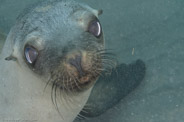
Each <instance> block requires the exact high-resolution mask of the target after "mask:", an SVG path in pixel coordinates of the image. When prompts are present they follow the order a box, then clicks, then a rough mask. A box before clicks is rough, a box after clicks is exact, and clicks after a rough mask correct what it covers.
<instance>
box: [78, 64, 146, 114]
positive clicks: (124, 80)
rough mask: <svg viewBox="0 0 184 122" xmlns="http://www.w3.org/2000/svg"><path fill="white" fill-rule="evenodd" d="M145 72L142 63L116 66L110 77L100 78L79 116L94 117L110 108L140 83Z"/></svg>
mask: <svg viewBox="0 0 184 122" xmlns="http://www.w3.org/2000/svg"><path fill="white" fill-rule="evenodd" d="M145 71H146V67H145V64H144V62H143V61H141V60H137V61H136V62H135V63H132V64H129V65H126V64H121V65H118V66H117V67H116V68H115V69H113V71H112V73H111V75H107V76H105V75H103V77H100V78H99V80H98V81H97V83H96V84H95V86H94V88H93V90H92V92H91V95H90V97H89V99H88V102H87V104H86V106H85V107H84V109H83V110H82V111H81V112H80V115H81V116H84V117H95V116H99V115H101V114H102V113H104V112H105V111H107V110H108V109H109V108H112V107H113V106H114V105H116V104H117V103H118V102H119V101H120V100H121V99H122V98H124V97H125V96H127V95H128V94H129V93H130V92H131V91H133V90H134V89H135V88H136V87H137V86H138V85H139V84H140V83H141V81H142V80H143V78H144V76H145ZM80 115H79V116H80Z"/></svg>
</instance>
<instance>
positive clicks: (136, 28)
mask: <svg viewBox="0 0 184 122" xmlns="http://www.w3.org/2000/svg"><path fill="white" fill-rule="evenodd" d="M35 1H36V0H32V1H28V0H24V2H23V1H22V0H16V2H15V0H14V1H12V0H0V3H1V4H0V30H2V31H3V32H5V33H8V32H9V30H10V28H11V27H12V25H13V24H14V22H15V19H16V16H17V15H18V14H19V13H20V11H22V10H23V8H25V7H26V6H27V5H28V4H32V3H34V2H35ZM78 1H81V2H85V3H87V4H89V5H90V6H92V7H93V8H96V9H103V11H104V13H103V15H102V16H101V17H100V21H101V23H102V26H103V29H104V34H105V38H106V47H107V48H111V49H114V53H115V54H116V55H117V58H118V61H119V62H123V63H130V62H132V61H134V60H136V59H142V60H143V61H144V62H145V63H146V67H147V72H146V77H145V79H144V81H143V82H142V84H141V85H140V86H139V87H138V88H137V89H136V90H135V91H133V92H132V93H131V94H130V95H128V96H127V97H126V98H125V99H123V100H122V101H121V102H120V103H119V104H117V105H116V106H115V107H114V108H112V109H111V110H108V111H107V112H106V113H104V114H103V115H101V116H99V117H96V118H89V119H86V120H83V121H82V120H81V121H82V122H183V120H184V116H183V113H184V94H183V93H184V75H183V72H184V70H183V69H184V63H183V62H184V21H183V20H184V7H183V6H184V1H183V0H100V1H99V0H90V1H89V0H88V1H86V0H78ZM0 44H1V43H0ZM132 51H133V52H132Z"/></svg>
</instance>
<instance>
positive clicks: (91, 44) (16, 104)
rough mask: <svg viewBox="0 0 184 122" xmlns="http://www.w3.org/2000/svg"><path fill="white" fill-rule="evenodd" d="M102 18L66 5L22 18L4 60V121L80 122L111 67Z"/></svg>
mask: <svg viewBox="0 0 184 122" xmlns="http://www.w3.org/2000/svg"><path fill="white" fill-rule="evenodd" d="M99 14H101V11H98V10H94V9H92V8H91V7H89V6H87V5H84V4H80V3H77V2H74V1H62V0H54V1H45V2H41V3H39V4H37V5H34V6H32V7H31V8H29V9H27V10H25V12H23V13H22V14H20V16H19V17H18V18H17V21H16V23H15V25H14V26H13V27H12V29H11V31H10V33H9V34H8V37H7V39H6V42H5V45H4V47H3V51H2V53H1V56H0V69H1V72H0V78H1V79H0V84H1V86H0V87H1V88H0V98H1V100H0V108H1V109H0V110H1V111H0V115H1V117H2V118H0V119H1V120H0V121H39V122H42V121H44V122H51V121H53V122H72V121H73V120H74V119H75V117H76V116H77V114H78V113H79V112H80V110H81V109H82V108H83V106H84V105H85V103H86V101H87V99H88V97H89V95H90V92H91V89H92V87H93V85H94V83H95V81H96V80H97V79H98V77H99V75H100V74H101V71H103V70H104V69H103V65H104V64H105V63H106V62H105V61H106V60H105V58H106V56H105V55H106V54H105V53H104V51H105V49H104V37H103V31H102V27H101V24H100V22H99V20H98V15H99ZM7 73H8V74H7Z"/></svg>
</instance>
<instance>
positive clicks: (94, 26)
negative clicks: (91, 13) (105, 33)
mask: <svg viewBox="0 0 184 122" xmlns="http://www.w3.org/2000/svg"><path fill="white" fill-rule="evenodd" d="M89 32H90V33H92V34H93V35H94V36H96V37H99V36H100V35H101V25H100V22H99V21H98V20H95V21H92V22H91V23H90V25H89Z"/></svg>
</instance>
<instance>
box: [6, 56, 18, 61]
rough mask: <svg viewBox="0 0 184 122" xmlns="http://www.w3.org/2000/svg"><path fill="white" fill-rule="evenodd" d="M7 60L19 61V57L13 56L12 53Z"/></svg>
mask: <svg viewBox="0 0 184 122" xmlns="http://www.w3.org/2000/svg"><path fill="white" fill-rule="evenodd" d="M5 60H6V61H17V58H16V57H14V56H12V55H10V56H8V57H6V58H5Z"/></svg>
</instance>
